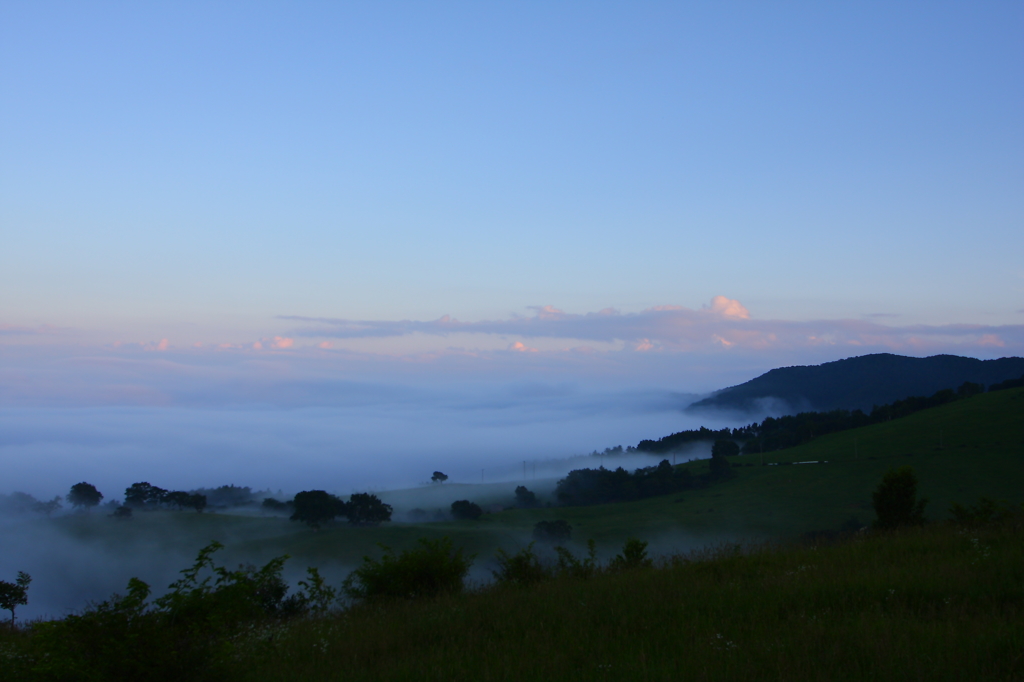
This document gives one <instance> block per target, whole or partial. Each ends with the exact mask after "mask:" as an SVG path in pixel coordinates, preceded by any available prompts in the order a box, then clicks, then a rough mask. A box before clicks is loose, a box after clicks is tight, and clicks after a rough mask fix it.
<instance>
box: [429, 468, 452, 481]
mask: <svg viewBox="0 0 1024 682" xmlns="http://www.w3.org/2000/svg"><path fill="white" fill-rule="evenodd" d="M430 480H431V481H433V482H434V483H444V482H445V481H447V480H448V476H447V475H445V474H442V473H441V472H440V471H435V472H434V475H433V476H431V477H430Z"/></svg>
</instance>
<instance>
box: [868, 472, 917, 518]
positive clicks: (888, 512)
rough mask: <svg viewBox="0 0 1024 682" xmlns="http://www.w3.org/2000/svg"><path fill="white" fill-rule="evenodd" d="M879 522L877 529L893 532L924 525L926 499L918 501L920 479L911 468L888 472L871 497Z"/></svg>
mask: <svg viewBox="0 0 1024 682" xmlns="http://www.w3.org/2000/svg"><path fill="white" fill-rule="evenodd" d="M871 500H872V504H873V505H874V508H875V514H876V515H877V517H878V518H877V519H876V520H875V523H874V526H875V528H878V529H881V530H892V529H894V528H899V527H900V526H919V525H921V524H923V523H924V507H925V505H926V504H928V500H926V499H921V500H918V499H917V476H915V475H914V470H913V469H911V468H910V467H908V466H905V467H900V468H899V469H889V470H888V471H887V472H886V473H885V476H883V477H882V482H881V483H879V484H878V488H877V489H876V490H875V492H873V493H872V494H871Z"/></svg>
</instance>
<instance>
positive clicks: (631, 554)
mask: <svg viewBox="0 0 1024 682" xmlns="http://www.w3.org/2000/svg"><path fill="white" fill-rule="evenodd" d="M653 563H654V561H653V560H652V559H651V558H650V557H648V556H647V543H646V542H645V541H643V540H637V539H636V538H629V539H628V540H626V544H625V545H623V547H622V554H617V555H616V556H615V558H614V559H612V561H611V563H610V564H609V565H608V568H609V569H610V570H613V571H624V570H630V569H635V568H650V567H651V565H652V564H653Z"/></svg>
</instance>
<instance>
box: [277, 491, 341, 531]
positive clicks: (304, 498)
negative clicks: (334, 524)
mask: <svg viewBox="0 0 1024 682" xmlns="http://www.w3.org/2000/svg"><path fill="white" fill-rule="evenodd" d="M292 505H293V507H294V509H295V512H294V513H293V514H292V515H291V517H290V518H291V520H292V521H302V522H303V523H305V524H307V525H309V526H310V527H312V528H319V527H320V525H321V524H323V523H327V522H328V521H333V520H334V519H335V518H336V517H338V516H345V514H346V512H347V511H348V505H347V504H345V502H344V501H342V500H340V499H338V498H337V497H335V496H334V495H331V494H330V493H328V492H325V491H323V490H303V491H302V492H301V493H296V495H295V499H294V500H292Z"/></svg>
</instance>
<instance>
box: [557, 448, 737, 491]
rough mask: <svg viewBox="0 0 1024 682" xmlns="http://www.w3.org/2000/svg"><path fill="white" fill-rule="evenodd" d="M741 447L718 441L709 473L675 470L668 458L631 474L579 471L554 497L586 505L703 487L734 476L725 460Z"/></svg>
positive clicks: (565, 480) (562, 483)
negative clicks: (696, 473) (695, 473)
mask: <svg viewBox="0 0 1024 682" xmlns="http://www.w3.org/2000/svg"><path fill="white" fill-rule="evenodd" d="M734 450H735V451H736V452H738V447H737V446H736V444H735V443H733V442H732V441H726V440H719V441H716V442H715V445H714V447H713V448H712V454H711V462H710V465H711V466H710V470H709V471H708V472H707V473H703V474H698V475H694V474H692V473H691V472H690V470H689V469H688V468H687V467H673V466H672V465H671V464H670V463H669V461H668V460H667V459H663V460H661V462H660V463H659V464H658V465H657V466H650V467H643V468H640V469H637V470H636V471H634V472H633V473H629V472H628V471H626V470H625V469H623V468H622V467H618V468H617V469H614V470H611V469H605V468H604V467H599V468H597V469H576V470H574V471H570V472H569V474H568V475H567V476H566V477H565V478H563V479H562V480H560V481H558V483H557V484H556V486H555V497H556V498H557V499H558V501H559V502H560V503H561V504H564V505H569V506H583V505H590V504H606V503H609V502H629V501H631V500H639V499H643V498H645V497H655V496H657V495H668V494H670V493H676V492H681V491H683V490H690V489H692V488H704V487H707V486H709V485H711V484H712V483H714V482H716V481H720V480H723V479H726V478H731V477H732V476H734V475H735V472H734V471H733V470H732V466H731V465H730V464H729V461H728V460H727V459H726V457H727V456H728V455H731V454H736V453H735V452H734Z"/></svg>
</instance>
